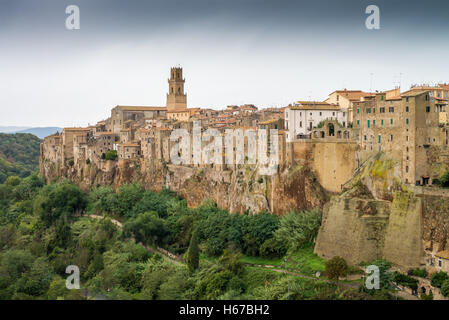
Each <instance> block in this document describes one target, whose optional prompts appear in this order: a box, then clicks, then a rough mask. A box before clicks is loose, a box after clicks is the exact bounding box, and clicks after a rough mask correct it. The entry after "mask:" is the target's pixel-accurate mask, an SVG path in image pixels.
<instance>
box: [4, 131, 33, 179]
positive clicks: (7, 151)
mask: <svg viewBox="0 0 449 320" xmlns="http://www.w3.org/2000/svg"><path fill="white" fill-rule="evenodd" d="M40 143H41V140H40V139H39V138H38V137H36V136H34V135H32V134H24V133H16V134H5V133H0V183H3V182H5V181H6V179H7V178H8V177H9V176H13V175H15V176H19V177H22V178H24V177H27V176H28V175H30V174H31V173H32V172H34V171H38V170H39V152H40Z"/></svg>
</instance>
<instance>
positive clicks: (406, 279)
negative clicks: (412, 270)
mask: <svg viewBox="0 0 449 320" xmlns="http://www.w3.org/2000/svg"><path fill="white" fill-rule="evenodd" d="M393 281H394V282H396V283H397V284H400V285H402V286H405V287H409V288H410V289H412V290H417V289H418V280H416V279H414V278H412V277H410V276H407V275H405V274H402V273H400V272H397V271H395V272H394V273H393Z"/></svg>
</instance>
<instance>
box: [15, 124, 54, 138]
mask: <svg viewBox="0 0 449 320" xmlns="http://www.w3.org/2000/svg"><path fill="white" fill-rule="evenodd" d="M57 131H59V132H61V131H62V128H58V127H45V128H28V129H23V130H18V131H16V132H14V133H31V134H34V135H35V136H36V137H38V138H39V139H44V138H45V137H47V136H49V135H51V134H54V133H56V132H57Z"/></svg>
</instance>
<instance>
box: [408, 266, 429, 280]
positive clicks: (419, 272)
mask: <svg viewBox="0 0 449 320" xmlns="http://www.w3.org/2000/svg"><path fill="white" fill-rule="evenodd" d="M408 275H409V276H415V277H420V278H425V277H427V270H426V269H419V268H416V269H410V270H409V272H408Z"/></svg>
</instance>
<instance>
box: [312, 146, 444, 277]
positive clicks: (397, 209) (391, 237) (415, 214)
mask: <svg viewBox="0 0 449 320" xmlns="http://www.w3.org/2000/svg"><path fill="white" fill-rule="evenodd" d="M448 203H449V194H448V192H446V191H443V190H440V189H436V188H435V189H432V188H429V187H428V188H424V187H411V186H404V185H402V184H401V182H400V180H399V179H398V178H397V164H396V163H395V162H394V161H393V160H391V159H389V158H388V157H387V156H386V155H384V154H378V155H377V156H376V157H374V158H373V159H371V160H369V161H368V162H367V163H366V164H365V166H364V167H363V169H362V170H360V172H359V173H358V174H357V175H356V176H355V177H354V178H353V179H352V181H351V184H349V186H348V187H347V189H346V190H345V192H343V193H342V194H340V195H337V196H334V197H332V198H331V200H330V201H329V203H327V204H326V205H325V206H324V209H323V221H322V226H321V228H320V231H319V234H318V238H317V242H316V246H315V252H316V253H317V254H318V255H320V256H322V257H326V258H332V257H333V256H342V257H344V258H345V259H346V260H347V261H348V262H350V263H351V264H359V263H360V262H362V261H365V262H366V261H370V260H374V259H380V258H383V259H386V260H388V261H391V262H393V263H394V264H396V265H397V266H398V267H402V268H404V269H407V268H411V267H418V266H422V265H424V264H425V254H426V250H428V251H429V250H430V251H433V252H436V251H441V250H444V249H446V248H447V245H448V234H447V228H448V224H449V219H448V218H449V204H448Z"/></svg>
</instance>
